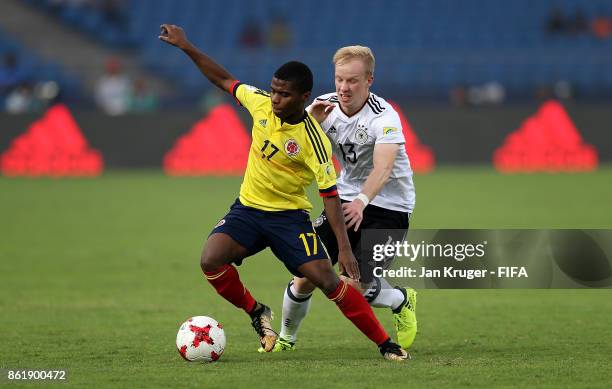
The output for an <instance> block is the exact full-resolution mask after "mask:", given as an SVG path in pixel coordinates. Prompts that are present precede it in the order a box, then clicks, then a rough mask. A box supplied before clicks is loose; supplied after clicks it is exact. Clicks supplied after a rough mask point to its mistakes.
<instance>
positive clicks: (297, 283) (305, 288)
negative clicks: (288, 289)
mask: <svg viewBox="0 0 612 389" xmlns="http://www.w3.org/2000/svg"><path fill="white" fill-rule="evenodd" d="M293 288H294V290H295V291H296V292H297V293H300V294H309V293H312V292H313V291H314V290H315V288H316V287H315V285H314V284H313V283H312V282H310V281H308V279H306V278H299V277H293Z"/></svg>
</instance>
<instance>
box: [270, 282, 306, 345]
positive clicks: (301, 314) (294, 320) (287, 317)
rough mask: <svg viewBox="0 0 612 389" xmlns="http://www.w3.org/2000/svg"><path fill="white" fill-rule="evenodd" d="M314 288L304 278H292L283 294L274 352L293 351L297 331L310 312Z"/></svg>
mask: <svg viewBox="0 0 612 389" xmlns="http://www.w3.org/2000/svg"><path fill="white" fill-rule="evenodd" d="M315 289H316V286H315V285H314V284H313V283H311V282H310V281H308V280H307V279H306V278H304V277H301V278H300V277H293V280H291V282H289V285H287V288H285V291H284V293H283V317H282V320H281V330H280V334H279V338H278V341H277V342H276V346H275V347H274V351H289V350H294V349H295V342H296V341H297V334H298V330H299V329H300V324H301V323H302V320H304V318H305V317H306V315H307V314H308V311H309V310H310V302H311V301H312V298H311V297H312V292H313V291H314V290H315Z"/></svg>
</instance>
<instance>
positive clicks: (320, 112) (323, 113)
mask: <svg viewBox="0 0 612 389" xmlns="http://www.w3.org/2000/svg"><path fill="white" fill-rule="evenodd" d="M334 107H335V105H334V104H333V103H330V102H329V101H315V102H314V103H312V105H311V106H310V114H311V115H312V117H313V118H315V120H316V121H317V122H319V124H321V123H323V122H324V121H325V119H327V116H328V115H329V113H330V112H331V111H332V110H333V109H334Z"/></svg>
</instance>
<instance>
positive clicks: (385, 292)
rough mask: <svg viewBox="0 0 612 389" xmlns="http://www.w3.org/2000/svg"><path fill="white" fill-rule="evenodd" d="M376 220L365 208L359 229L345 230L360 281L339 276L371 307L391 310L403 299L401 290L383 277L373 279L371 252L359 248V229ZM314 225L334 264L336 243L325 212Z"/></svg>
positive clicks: (336, 256)
mask: <svg viewBox="0 0 612 389" xmlns="http://www.w3.org/2000/svg"><path fill="white" fill-rule="evenodd" d="M370 208H372V207H370ZM377 221H378V218H375V219H373V218H372V216H371V212H369V209H368V208H366V209H365V210H364V215H363V220H362V222H361V227H360V229H359V230H357V231H354V230H353V229H349V230H348V231H347V232H348V236H349V240H350V242H351V247H352V248H353V253H354V254H355V258H356V259H357V262H359V271H360V273H361V274H362V280H361V281H362V282H357V281H355V280H352V279H350V278H348V277H344V276H342V277H341V278H342V280H343V281H345V282H349V283H350V284H351V285H352V286H353V287H354V288H356V289H357V290H358V291H359V292H361V294H363V296H364V297H365V298H366V300H367V301H368V303H370V305H372V306H373V307H377V308H381V307H382V308H391V309H392V310H393V309H398V308H399V307H400V306H401V305H402V303H403V301H404V295H403V294H402V292H401V291H399V290H397V289H394V288H393V287H391V285H389V283H388V282H387V281H386V280H385V279H378V280H375V279H374V277H373V274H372V267H371V266H370V265H369V264H368V262H369V261H372V256H371V253H370V255H369V256H368V255H366V254H367V253H363V251H362V249H361V230H362V229H364V228H372V227H371V224H375V223H376V222H377ZM314 227H315V231H316V232H317V235H319V237H320V238H321V240H322V241H323V244H324V245H325V247H326V248H327V252H328V254H329V256H330V258H331V260H332V263H333V264H335V263H336V262H337V261H338V245H337V243H336V236H335V235H334V232H333V230H332V229H331V226H330V225H329V222H328V221H327V217H326V216H325V212H323V213H322V214H321V216H319V217H318V218H317V219H316V220H315V222H314Z"/></svg>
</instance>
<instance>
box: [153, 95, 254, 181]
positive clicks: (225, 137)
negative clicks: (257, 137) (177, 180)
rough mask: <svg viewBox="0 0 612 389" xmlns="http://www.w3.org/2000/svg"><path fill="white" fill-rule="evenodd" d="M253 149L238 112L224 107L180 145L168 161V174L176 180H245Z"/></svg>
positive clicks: (166, 166) (181, 139) (215, 110)
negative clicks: (215, 178)
mask: <svg viewBox="0 0 612 389" xmlns="http://www.w3.org/2000/svg"><path fill="white" fill-rule="evenodd" d="M250 145H251V138H250V137H249V135H248V133H247V131H246V129H245V127H244V125H243V124H242V121H241V120H240V118H239V117H238V115H237V114H236V112H235V111H234V109H233V108H232V107H231V106H230V105H229V104H222V105H219V106H217V107H215V108H214V109H213V110H212V111H211V112H210V113H209V114H208V116H206V117H205V118H204V119H202V120H200V121H198V122H196V123H195V124H194V126H193V127H192V129H191V130H190V131H189V132H188V133H187V134H184V135H183V136H181V137H180V138H179V139H178V140H177V141H176V143H175V144H174V146H173V147H172V149H171V150H170V151H168V153H166V155H165V157H164V171H165V172H166V173H167V174H169V175H173V176H192V175H196V176H200V175H210V176H227V175H236V176H241V175H242V174H243V173H244V170H245V168H246V164H247V160H248V156H249V148H250Z"/></svg>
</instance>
